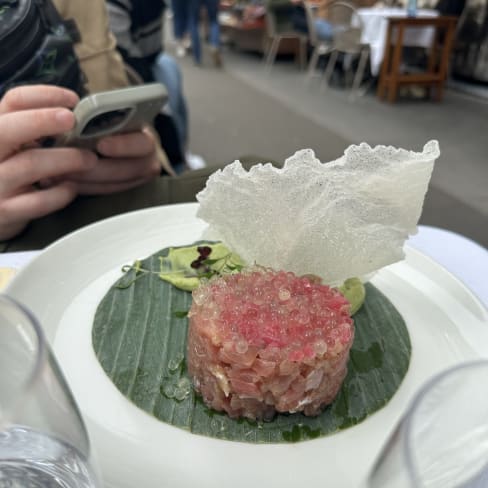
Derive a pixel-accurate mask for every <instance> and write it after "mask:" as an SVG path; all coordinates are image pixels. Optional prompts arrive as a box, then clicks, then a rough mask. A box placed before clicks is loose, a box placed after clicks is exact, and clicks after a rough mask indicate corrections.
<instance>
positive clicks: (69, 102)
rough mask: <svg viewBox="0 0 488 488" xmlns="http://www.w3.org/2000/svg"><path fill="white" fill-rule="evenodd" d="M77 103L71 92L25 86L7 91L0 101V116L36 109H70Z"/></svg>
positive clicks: (75, 95)
mask: <svg viewBox="0 0 488 488" xmlns="http://www.w3.org/2000/svg"><path fill="white" fill-rule="evenodd" d="M78 101H79V97H78V95H77V94H76V93H75V92H74V91H71V90H68V89H66V88H61V87H59V86H54V85H25V86H19V87H16V88H12V89H10V90H8V91H7V92H6V93H5V95H4V96H3V97H2V100H1V101H0V114H3V113H8V112H16V111H20V110H32V109H36V108H48V107H65V108H72V107H74V106H75V105H76V104H77V103H78Z"/></svg>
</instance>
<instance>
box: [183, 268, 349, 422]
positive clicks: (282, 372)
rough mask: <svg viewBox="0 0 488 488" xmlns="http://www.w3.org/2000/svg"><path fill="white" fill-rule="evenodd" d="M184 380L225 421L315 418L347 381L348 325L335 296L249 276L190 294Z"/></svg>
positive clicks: (282, 279)
mask: <svg viewBox="0 0 488 488" xmlns="http://www.w3.org/2000/svg"><path fill="white" fill-rule="evenodd" d="M188 317H189V331H188V342H187V365H188V373H189V375H190V377H191V378H192V380H193V384H194V386H195V388H196V390H197V391H198V392H199V393H200V394H201V395H202V397H203V400H204V401H205V403H206V404H207V405H208V406H209V407H211V408H213V409H215V410H219V411H225V412H226V413H227V414H228V415H229V416H230V417H233V418H239V417H246V418H249V419H265V420H269V419H271V418H272V417H273V416H274V415H275V414H276V412H290V413H294V412H303V413H304V414H305V415H317V414H319V413H320V412H321V410H322V409H323V408H324V406H326V405H328V404H329V403H331V402H332V401H333V400H334V398H335V397H336V395H337V393H338V391H339V389H340V387H341V385H342V382H343V381H344V378H345V376H346V374H347V360H348V358H349V350H350V348H351V345H352V342H353V339H354V324H353V321H352V319H351V317H350V315H349V303H348V302H347V300H346V299H345V298H344V297H343V296H342V295H341V294H340V293H339V292H338V291H337V290H336V289H334V288H330V287H328V286H326V285H321V284H319V283H313V282H311V281H310V280H309V279H308V278H304V277H302V278H299V277H297V276H295V275H294V274H293V273H287V272H284V271H272V270H264V269H261V268H250V269H249V270H247V271H245V272H242V273H239V274H232V275H224V276H222V277H220V278H213V279H211V280H210V281H209V282H208V283H204V284H202V285H200V287H199V288H197V289H196V290H194V291H193V302H192V306H191V309H190V312H189V314H188Z"/></svg>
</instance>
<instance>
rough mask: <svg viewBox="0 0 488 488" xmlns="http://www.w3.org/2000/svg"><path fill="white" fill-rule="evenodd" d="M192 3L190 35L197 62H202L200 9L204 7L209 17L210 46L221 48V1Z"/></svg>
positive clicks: (193, 0)
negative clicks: (219, 15)
mask: <svg viewBox="0 0 488 488" xmlns="http://www.w3.org/2000/svg"><path fill="white" fill-rule="evenodd" d="M189 3H190V13H189V15H190V22H189V24H190V34H191V46H192V52H193V57H194V59H195V62H196V63H198V64H200V63H201V62H202V48H201V45H200V32H199V24H200V8H201V6H202V5H204V6H205V8H206V10H207V17H208V22H209V27H210V32H209V34H210V39H209V41H210V45H211V46H213V47H215V48H218V47H219V46H220V25H219V19H218V13H219V0H189Z"/></svg>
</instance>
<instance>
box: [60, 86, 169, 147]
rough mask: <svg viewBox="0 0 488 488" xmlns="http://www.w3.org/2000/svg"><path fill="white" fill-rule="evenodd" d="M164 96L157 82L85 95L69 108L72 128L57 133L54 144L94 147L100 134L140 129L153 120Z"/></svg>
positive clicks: (165, 94) (162, 89)
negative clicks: (72, 116)
mask: <svg viewBox="0 0 488 488" xmlns="http://www.w3.org/2000/svg"><path fill="white" fill-rule="evenodd" d="M166 100H167V92H166V88H165V87H164V85H162V84H161V83H149V84H145V85H136V86H131V87H127V88H121V89H118V90H110V91H105V92H99V93H94V94H92V95H88V96H87V97H84V98H82V99H81V100H80V102H79V103H78V104H77V105H76V107H75V108H74V110H73V112H74V114H75V118H76V125H75V127H74V129H73V130H71V131H70V132H68V133H67V134H64V135H63V136H61V137H59V138H58V139H57V140H56V143H55V145H56V146H76V147H84V148H89V149H94V148H95V147H96V144H97V142H98V140H99V139H100V138H101V137H105V136H108V135H111V134H122V133H127V132H134V131H138V130H141V129H142V127H144V125H147V124H152V123H153V120H154V117H155V116H156V115H157V114H158V112H159V111H160V110H161V108H162V106H163V104H164V103H165V102H166Z"/></svg>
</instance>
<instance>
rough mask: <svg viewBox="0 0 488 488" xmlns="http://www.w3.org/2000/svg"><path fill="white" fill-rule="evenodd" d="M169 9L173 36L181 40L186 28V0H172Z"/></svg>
mask: <svg viewBox="0 0 488 488" xmlns="http://www.w3.org/2000/svg"><path fill="white" fill-rule="evenodd" d="M171 10H172V11H173V32H174V35H175V38H176V39H177V40H178V41H181V40H182V39H183V37H184V35H185V33H186V31H187V30H188V20H189V19H188V1H187V0H172V2H171Z"/></svg>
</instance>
